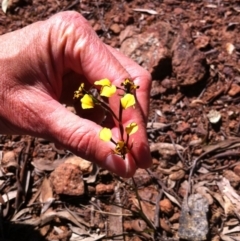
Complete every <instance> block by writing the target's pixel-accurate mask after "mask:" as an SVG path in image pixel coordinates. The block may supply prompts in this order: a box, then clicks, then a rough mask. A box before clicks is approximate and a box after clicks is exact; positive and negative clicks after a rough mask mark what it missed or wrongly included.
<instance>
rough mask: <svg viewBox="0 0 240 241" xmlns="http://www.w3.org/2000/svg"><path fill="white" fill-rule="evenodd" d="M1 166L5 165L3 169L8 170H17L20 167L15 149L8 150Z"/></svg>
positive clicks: (0, 163)
mask: <svg viewBox="0 0 240 241" xmlns="http://www.w3.org/2000/svg"><path fill="white" fill-rule="evenodd" d="M0 166H2V167H3V170H4V171H5V172H6V173H8V172H15V171H16V169H17V168H19V165H18V162H17V160H16V154H15V152H13V151H7V152H5V153H4V154H3V158H2V160H1V162H0Z"/></svg>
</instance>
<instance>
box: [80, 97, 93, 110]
mask: <svg viewBox="0 0 240 241" xmlns="http://www.w3.org/2000/svg"><path fill="white" fill-rule="evenodd" d="M81 103H82V108H83V109H91V108H93V107H94V102H93V99H92V97H91V96H90V95H88V94H85V95H84V96H83V97H82V99H81Z"/></svg>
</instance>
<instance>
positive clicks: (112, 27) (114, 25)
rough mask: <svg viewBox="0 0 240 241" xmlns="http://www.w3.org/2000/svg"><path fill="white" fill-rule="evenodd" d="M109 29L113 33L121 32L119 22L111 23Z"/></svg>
mask: <svg viewBox="0 0 240 241" xmlns="http://www.w3.org/2000/svg"><path fill="white" fill-rule="evenodd" d="M110 30H112V31H113V33H115V34H119V33H120V32H121V28H120V26H119V24H117V23H114V24H112V25H111V26H110Z"/></svg>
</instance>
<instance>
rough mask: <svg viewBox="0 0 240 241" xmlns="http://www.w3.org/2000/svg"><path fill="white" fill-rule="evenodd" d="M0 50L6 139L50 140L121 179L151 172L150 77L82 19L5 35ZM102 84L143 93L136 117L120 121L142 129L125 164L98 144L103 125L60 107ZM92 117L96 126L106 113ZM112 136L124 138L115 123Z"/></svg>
mask: <svg viewBox="0 0 240 241" xmlns="http://www.w3.org/2000/svg"><path fill="white" fill-rule="evenodd" d="M0 42H1V51H0V73H1V77H0V103H1V104H0V133H2V134H28V135H33V136H37V137H43V138H46V139H48V140H51V141H53V142H55V143H56V144H58V145H61V146H62V147H64V148H66V149H68V150H70V151H72V152H73V153H75V154H76V155H79V156H81V157H83V158H85V159H87V160H89V161H93V162H95V163H97V164H98V165H100V166H102V167H104V168H107V169H108V170H110V171H112V172H115V173H116V174H118V175H120V176H123V177H130V176H132V175H133V174H134V172H135V170H136V168H138V167H140V168H147V167H149V166H150V165H151V156H150V151H149V148H148V142H147V136H146V131H145V122H146V118H147V114H148V104H149V103H148V101H149V90H150V80H151V77H150V75H149V73H148V72H147V71H146V70H144V69H142V68H141V67H140V66H138V65H137V64H136V63H134V62H133V61H132V60H130V59H129V58H127V57H125V56H123V55H122V54H121V53H119V52H118V51H116V50H114V49H112V48H111V47H109V46H106V45H105V44H103V43H102V42H101V41H100V40H99V38H98V37H97V35H96V34H95V32H94V31H93V30H92V28H91V27H90V26H89V24H88V22H87V21H86V20H85V19H84V18H83V17H82V16H81V15H80V14H78V13H76V12H62V13H59V14H56V15H54V16H53V17H51V18H50V19H48V20H46V21H41V22H37V23H34V24H32V25H29V26H27V27H25V28H23V29H21V30H18V31H15V32H12V33H8V34H5V35H2V36H0ZM103 78H108V79H110V80H111V81H112V83H113V84H115V85H116V86H120V83H121V82H122V81H123V80H124V79H126V78H131V80H133V81H134V83H135V84H136V85H139V86H140V88H139V89H138V90H137V92H136V97H137V104H136V107H135V109H133V108H129V109H127V110H125V111H124V113H123V117H122V120H123V125H125V124H128V123H131V122H136V123H137V124H138V126H139V129H138V131H137V132H136V133H135V134H134V135H133V137H132V138H133V139H132V141H133V144H134V147H133V148H132V150H131V153H128V154H127V156H126V157H125V159H124V160H123V159H122V158H121V157H120V156H118V155H115V154H113V153H112V149H113V146H112V143H111V142H103V141H102V140H100V139H99V132H100V130H101V128H102V127H101V126H100V125H98V124H97V123H95V122H94V121H91V120H89V119H87V118H85V116H83V115H81V116H80V117H79V116H77V115H75V114H73V113H71V112H70V111H68V110H67V109H66V108H65V107H64V106H63V105H62V104H61V103H60V101H61V100H64V101H69V99H71V100H72V97H73V91H74V90H76V89H77V88H78V86H79V85H80V83H82V82H84V83H85V84H86V85H93V83H94V82H95V81H96V80H100V79H103ZM115 98H118V97H115ZM115 100H116V99H115ZM115 100H113V101H111V102H110V106H111V109H112V110H113V111H114V112H116V113H117V112H118V108H119V101H115ZM79 105H80V103H79ZM80 114H81V113H80ZM90 114H91V112H90ZM94 115H95V118H96V121H97V119H98V117H99V116H100V113H98V112H95V113H94ZM112 130H113V133H115V135H116V138H118V137H119V136H118V132H117V123H116V124H115V126H114V125H113V126H112Z"/></svg>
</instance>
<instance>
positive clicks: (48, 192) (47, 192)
mask: <svg viewBox="0 0 240 241" xmlns="http://www.w3.org/2000/svg"><path fill="white" fill-rule="evenodd" d="M39 199H40V202H42V204H43V206H42V210H41V213H44V212H46V211H47V209H48V208H49V207H50V205H51V204H52V202H53V201H54V200H55V199H54V198H53V190H52V187H51V185H50V182H49V179H48V178H46V177H45V178H44V180H43V182H42V186H41V192H40V197H39Z"/></svg>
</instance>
